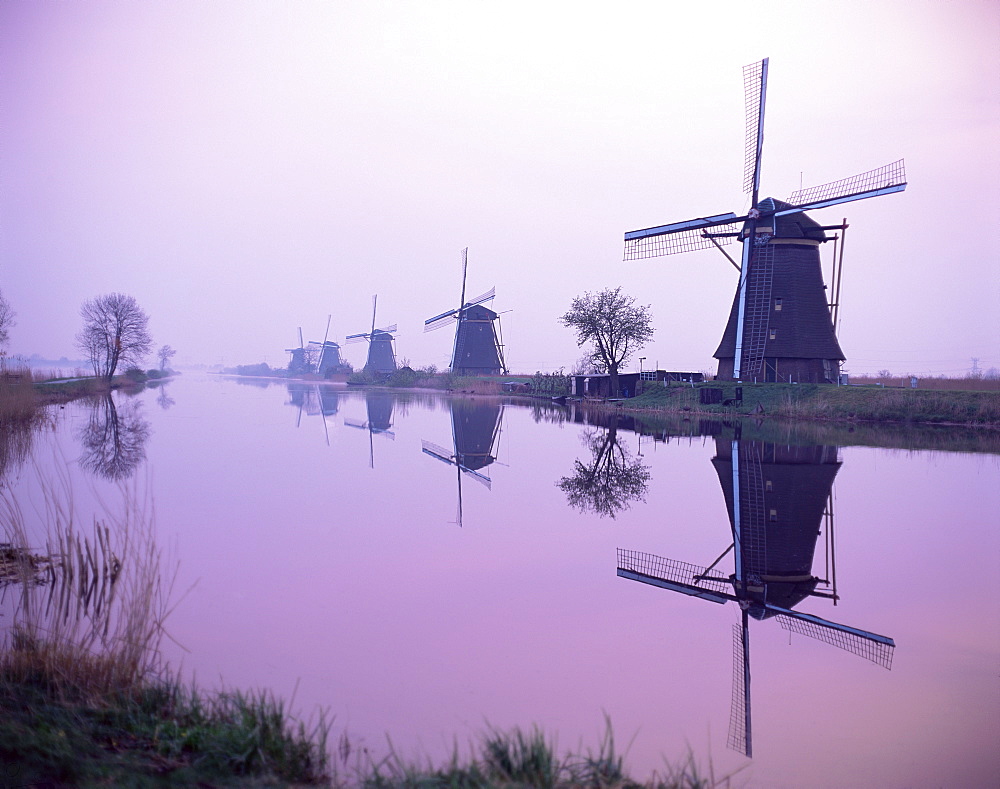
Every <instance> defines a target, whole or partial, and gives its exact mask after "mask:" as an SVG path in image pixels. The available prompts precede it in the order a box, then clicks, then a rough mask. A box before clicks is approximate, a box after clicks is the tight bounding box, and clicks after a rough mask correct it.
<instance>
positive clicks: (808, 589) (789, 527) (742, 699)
mask: <svg viewBox="0 0 1000 789" xmlns="http://www.w3.org/2000/svg"><path fill="white" fill-rule="evenodd" d="M727 444H728V446H727ZM717 448H718V451H717V454H716V457H715V458H714V459H713V461H712V462H713V465H715V468H716V471H717V473H718V474H719V481H720V483H721V484H722V488H723V493H724V494H725V496H726V504H727V506H728V509H729V517H730V525H731V527H732V531H733V543H732V545H730V546H729V548H727V549H726V550H725V551H724V552H723V553H722V555H721V556H719V558H718V559H716V560H715V561H714V562H713V563H712V564H711V565H709V566H708V567H707V568H706V567H701V566H697V565H693V564H688V563H686V562H680V561H676V560H673V559H666V558H664V557H661V556H655V555H653V554H649V553H640V552H637V551H628V550H622V549H619V550H618V575H619V576H620V577H622V578H627V579H630V580H633V581H641V582H642V583H646V584H650V585H652V586H657V587H660V588H662V589H669V590H670V591H673V592H680V593H681V594H685V595H690V596H691V597H699V598H701V599H702V600H709V601H711V602H713V603H727V602H730V601H732V602H735V603H737V604H738V605H739V607H740V614H741V623H740V625H734V627H733V692H732V710H731V713H730V722H729V747H730V748H733V749H734V750H737V751H740V752H741V753H744V754H746V755H747V756H753V740H752V726H751V720H752V719H751V709H750V632H749V618H750V617H753V618H754V619H758V620H764V619H770V618H774V619H775V620H776V621H777V622H778V624H780V625H781V626H782V627H783V628H784V629H786V630H789V631H792V632H795V633H799V634H802V635H806V636H809V637H811V638H815V639H818V640H820V641H823V642H825V643H828V644H831V645H833V646H836V647H838V648H840V649H843V650H846V651H848V652H851V653H853V654H855V655H859V656H861V657H864V658H866V659H867V660H870V661H872V662H873V663H876V664H878V665H880V666H883V667H884V668H886V669H891V668H892V655H893V650H894V649H895V646H896V645H895V642H894V641H893V640H892V639H891V638H888V637H887V636H881V635H878V634H876V633H870V632H868V631H865V630H859V629H857V628H855V627H850V626H848V625H842V624H838V623H836V622H831V621H830V620H827V619H822V618H820V617H818V616H814V615H812V614H806V613H802V612H800V611H794V610H792V607H793V606H795V605H797V604H798V603H800V602H802V601H803V600H805V599H806V598H807V597H810V596H818V597H828V598H831V599H833V600H834V601H835V602H836V600H837V599H838V597H837V594H836V587H834V592H833V593H832V594H831V593H828V592H822V591H817V588H816V587H817V585H818V584H819V583H820V579H818V578H816V577H815V576H813V575H812V562H813V552H814V549H815V545H816V539H817V537H818V535H819V528H818V527H819V524H820V521H821V520H822V519H823V517H824V516H826V515H827V512H825V511H824V505H825V503H826V502H827V501H828V499H829V495H830V489H831V487H832V485H833V479H834V477H835V476H836V474H837V471H838V469H839V466H840V464H839V462H838V461H837V459H836V447H823V446H820V447H787V446H776V445H774V444H764V443H762V442H758V441H740V440H739V439H737V440H734V441H731V442H725V441H723V440H721V439H717ZM729 551H733V557H734V565H735V570H734V572H733V574H732V575H729V576H725V575H723V574H722V573H720V572H718V571H716V570H715V566H716V565H717V564H718V563H719V562H720V561H721V560H722V559H723V558H724V557H725V556H726V554H728V553H729ZM834 572H835V570H834ZM822 583H828V582H825V581H824V582H822Z"/></svg>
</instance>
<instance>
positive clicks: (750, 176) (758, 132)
mask: <svg viewBox="0 0 1000 789" xmlns="http://www.w3.org/2000/svg"><path fill="white" fill-rule="evenodd" d="M743 93H744V101H745V103H746V110H747V122H746V146H745V160H744V167H743V191H744V192H746V193H747V194H752V195H753V202H752V204H753V206H754V208H756V207H757V192H758V191H759V189H760V159H761V154H762V153H763V150H764V102H765V99H766V98H767V58H764V59H763V60H762V61H760V62H759V63H751V64H750V65H749V66H744V67H743Z"/></svg>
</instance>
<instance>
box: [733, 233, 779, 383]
mask: <svg viewBox="0 0 1000 789" xmlns="http://www.w3.org/2000/svg"><path fill="white" fill-rule="evenodd" d="M769 240H770V239H769V238H768V237H767V236H759V237H758V239H757V243H756V244H755V245H754V246H755V247H756V249H755V250H754V253H753V258H752V259H751V262H750V270H749V271H748V272H747V284H746V307H745V308H744V316H743V321H744V322H743V365H742V366H741V370H740V373H741V376H742V377H743V379H744V380H749V381H762V380H764V371H763V370H762V369H761V366H762V364H763V362H764V350H765V348H766V347H767V340H768V331H769V329H770V327H769V322H770V317H771V279H772V276H773V274H774V244H771V243H769Z"/></svg>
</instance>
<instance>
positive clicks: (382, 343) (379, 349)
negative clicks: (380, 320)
mask: <svg viewBox="0 0 1000 789" xmlns="http://www.w3.org/2000/svg"><path fill="white" fill-rule="evenodd" d="M377 307H378V296H377V295H375V296H372V328H371V331H369V332H364V333H363V334H349V335H347V337H345V338H344V342H346V343H358V342H367V343H368V359H367V361H365V369H366V370H371V371H373V372H376V373H391V372H395V370H396V354H395V353H394V352H393V350H392V341H393V340H394V339H395V337H393V336H392V335H393V334H394V333H395V332H396V324H395V323H394V324H392V326H386V327H385V328H384V329H376V328H375V311H376V309H377Z"/></svg>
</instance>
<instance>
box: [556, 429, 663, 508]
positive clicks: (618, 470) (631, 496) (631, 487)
mask: <svg viewBox="0 0 1000 789" xmlns="http://www.w3.org/2000/svg"><path fill="white" fill-rule="evenodd" d="M584 444H585V445H586V447H587V448H588V449H589V450H590V451H591V453H592V455H593V459H592V461H591V463H589V464H585V463H583V461H581V460H579V459H577V460H576V461H575V464H574V473H573V475H572V476H569V477H563V478H562V479H560V480H559V481H558V482H557V483H556V484H557V485H558V486H559V488H560V489H561V490H562V491H563V493H565V494H566V498H567V500H568V501H569V504H570V506H572V507H576V508H577V509H579V510H581V511H582V512H588V511H589V512H595V513H597V514H598V515H600V516H601V517H602V518H603V517H604V516H608V517H611V518H614V517H615V516H616V515H617V514H618V513H619V512H620V511H622V510H627V509H628V508H629V507H630V506H631V503H632V502H633V501H636V500H639V501H642V500H643V499H644V497H645V495H646V486H647V485H648V483H649V467H648V466H645V465H643V462H642V461H641V460H640V459H639V458H633V457H632V455H631V453H630V452H629V450H628V449H627V448H626V447H624V446H622V445H621V444H619V443H618V429H617V426H616V425H615V424H614V423H612V425H611V427H610V428H609V429H608V430H606V431H598V430H594V431H591V432H588V433H586V434H585V435H584Z"/></svg>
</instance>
